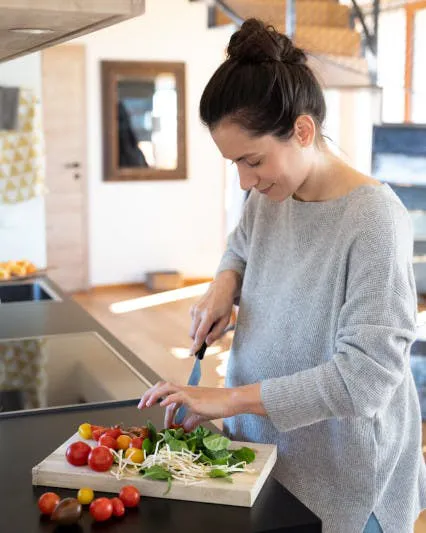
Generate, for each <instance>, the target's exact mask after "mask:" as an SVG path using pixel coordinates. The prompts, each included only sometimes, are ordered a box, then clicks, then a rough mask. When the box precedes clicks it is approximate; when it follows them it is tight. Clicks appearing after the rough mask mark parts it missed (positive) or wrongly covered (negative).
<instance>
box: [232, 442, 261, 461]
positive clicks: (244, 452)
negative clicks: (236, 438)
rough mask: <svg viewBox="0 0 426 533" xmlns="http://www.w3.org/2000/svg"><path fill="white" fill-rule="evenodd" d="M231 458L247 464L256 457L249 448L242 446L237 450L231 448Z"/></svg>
mask: <svg viewBox="0 0 426 533" xmlns="http://www.w3.org/2000/svg"><path fill="white" fill-rule="evenodd" d="M232 459H234V460H235V461H236V463H241V462H243V461H244V462H246V463H247V464H248V463H252V462H253V461H254V460H255V459H256V454H255V453H254V451H253V450H252V449H251V448H247V447H246V446H244V447H243V448H240V449H239V450H232Z"/></svg>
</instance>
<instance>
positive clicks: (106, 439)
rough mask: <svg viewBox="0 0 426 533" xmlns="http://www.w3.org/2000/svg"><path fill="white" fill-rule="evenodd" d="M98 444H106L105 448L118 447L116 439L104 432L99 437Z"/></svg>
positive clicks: (114, 448)
mask: <svg viewBox="0 0 426 533" xmlns="http://www.w3.org/2000/svg"><path fill="white" fill-rule="evenodd" d="M98 446H106V447H107V448H112V449H113V450H117V449H118V444H117V440H116V439H114V437H111V436H110V435H107V434H106V433H104V434H103V435H102V436H101V438H100V439H99V441H98Z"/></svg>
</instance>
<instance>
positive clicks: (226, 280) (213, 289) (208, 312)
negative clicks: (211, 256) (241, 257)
mask: <svg viewBox="0 0 426 533" xmlns="http://www.w3.org/2000/svg"><path fill="white" fill-rule="evenodd" d="M240 285H241V278H240V275H239V274H238V273H237V272H234V271H224V272H221V273H220V274H219V275H218V277H217V278H216V280H215V281H213V282H212V283H211V285H210V287H209V289H208V291H207V292H206V294H205V295H204V296H203V297H202V298H201V300H200V301H199V302H198V303H197V304H195V305H194V306H193V307H192V308H191V316H192V323H191V328H190V332H189V334H190V336H191V338H192V339H193V340H194V342H193V344H192V347H191V350H190V352H191V354H192V355H193V354H195V353H196V352H197V351H198V350H199V349H200V348H201V346H202V344H203V342H204V341H206V343H207V345H208V346H209V345H210V344H212V343H213V342H214V341H215V340H217V339H218V338H219V337H221V336H222V334H223V331H224V329H225V328H226V326H227V325H228V324H229V320H230V318H231V314H232V307H233V305H234V299H235V297H236V296H237V295H238V293H239V289H240ZM212 326H213V327H212ZM210 330H211V331H210ZM209 332H210V333H209Z"/></svg>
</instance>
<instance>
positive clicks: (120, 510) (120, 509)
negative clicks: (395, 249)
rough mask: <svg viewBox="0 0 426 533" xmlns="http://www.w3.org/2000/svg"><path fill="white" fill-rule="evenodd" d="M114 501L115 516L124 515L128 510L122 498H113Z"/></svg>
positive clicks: (112, 501)
mask: <svg viewBox="0 0 426 533" xmlns="http://www.w3.org/2000/svg"><path fill="white" fill-rule="evenodd" d="M111 503H112V515H113V516H123V515H124V513H125V512H126V509H125V508H124V503H123V502H122V501H121V500H120V498H111Z"/></svg>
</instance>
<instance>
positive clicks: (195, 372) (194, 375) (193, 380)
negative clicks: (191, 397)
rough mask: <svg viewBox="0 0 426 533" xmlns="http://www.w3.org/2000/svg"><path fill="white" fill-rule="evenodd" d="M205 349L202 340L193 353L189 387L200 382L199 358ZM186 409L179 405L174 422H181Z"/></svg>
mask: <svg viewBox="0 0 426 533" xmlns="http://www.w3.org/2000/svg"><path fill="white" fill-rule="evenodd" d="M206 350H207V344H206V341H204V342H203V344H202V346H201V348H200V349H199V350H198V352H196V353H195V355H194V357H195V362H194V366H193V367H192V372H191V375H190V376H189V379H188V385H189V386H191V387H196V386H197V385H198V384H199V383H200V379H201V363H200V361H201V359H203V357H204V354H205V353H206ZM187 410H188V409H187V407H186V405H181V406H180V407H179V409H178V410H177V412H176V415H175V424H182V422H183V419H184V418H185V415H186V412H187Z"/></svg>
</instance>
